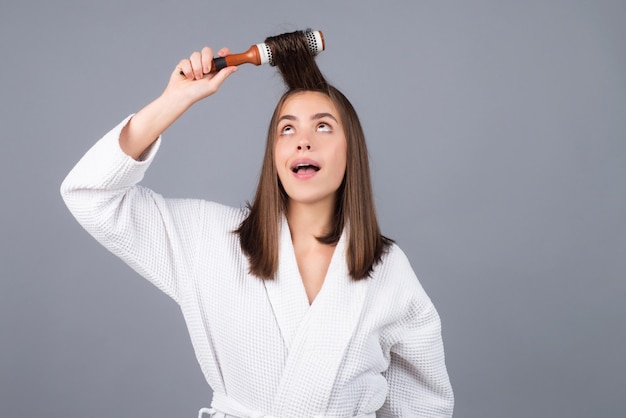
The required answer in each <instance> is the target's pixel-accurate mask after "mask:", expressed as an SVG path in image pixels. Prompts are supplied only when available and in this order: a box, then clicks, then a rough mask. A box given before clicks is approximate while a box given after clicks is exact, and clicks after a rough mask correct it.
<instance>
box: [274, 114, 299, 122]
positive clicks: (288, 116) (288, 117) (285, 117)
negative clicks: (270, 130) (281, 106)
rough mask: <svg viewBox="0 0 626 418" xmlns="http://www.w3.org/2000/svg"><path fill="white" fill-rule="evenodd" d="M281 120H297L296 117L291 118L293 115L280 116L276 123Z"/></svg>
mask: <svg viewBox="0 0 626 418" xmlns="http://www.w3.org/2000/svg"><path fill="white" fill-rule="evenodd" d="M283 119H287V120H298V118H297V117H295V116H293V115H282V116H281V117H280V118H278V121H277V122H280V121H281V120H283Z"/></svg>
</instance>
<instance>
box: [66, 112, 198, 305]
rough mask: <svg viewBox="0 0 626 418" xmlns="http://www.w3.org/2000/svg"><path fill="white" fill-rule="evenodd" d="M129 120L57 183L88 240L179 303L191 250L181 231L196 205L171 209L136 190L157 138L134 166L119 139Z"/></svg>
mask: <svg viewBox="0 0 626 418" xmlns="http://www.w3.org/2000/svg"><path fill="white" fill-rule="evenodd" d="M130 117H132V115H131V116H129V117H128V118H126V119H125V120H124V121H122V122H121V123H120V124H119V125H118V126H116V127H115V128H113V129H112V130H111V131H110V132H109V133H107V134H106V135H105V136H104V137H103V138H102V139H100V140H99V141H98V142H97V143H96V144H95V145H94V146H93V147H92V148H91V149H90V150H89V151H88V152H87V153H86V154H85V155H84V156H83V157H82V158H81V160H80V161H79V162H78V163H77V164H76V166H75V167H74V168H73V169H72V170H71V171H70V173H69V174H68V175H67V177H66V178H65V180H64V181H63V183H62V185H61V195H62V197H63V200H64V201H65V204H66V205H67V207H68V208H69V210H70V212H71V213H72V214H73V215H74V217H75V218H76V220H77V221H78V222H79V223H80V224H81V225H82V226H83V227H84V228H85V229H86V230H87V232H89V234H91V235H92V236H93V237H94V238H95V239H96V240H97V241H98V242H100V243H101V244H102V245H104V246H105V247H106V248H107V249H109V250H110V251H111V252H112V253H114V254H115V255H117V256H118V257H120V258H121V259H123V260H124V261H125V262H126V263H127V264H128V265H129V266H130V267H132V268H133V269H134V270H136V271H137V272H138V273H139V274H141V275H142V276H144V277H145V278H147V279H148V280H149V281H151V282H152V283H153V284H155V285H156V286H157V287H158V288H159V289H161V290H162V291H163V292H165V293H166V294H167V295H169V296H170V297H172V298H173V299H174V300H175V301H176V302H177V303H179V297H180V283H179V282H180V280H181V278H184V277H185V276H186V271H185V269H188V268H189V267H188V265H189V260H188V258H189V257H190V253H189V251H188V250H187V247H192V246H191V245H188V243H189V242H190V241H191V240H190V239H188V238H189V237H187V236H185V231H186V230H192V229H193V228H191V227H190V226H189V225H187V226H186V227H185V225H184V223H185V222H187V221H185V220H188V219H194V217H197V216H194V215H197V214H193V213H190V212H193V211H194V209H195V208H196V206H197V205H196V206H194V204H193V203H192V202H187V203H186V204H185V205H182V206H181V207H177V206H176V205H172V204H171V202H168V201H167V200H166V199H164V198H163V197H162V196H160V195H159V194H157V193H155V192H153V191H152V190H150V189H147V188H145V187H142V186H139V185H137V183H138V182H139V181H140V180H141V179H142V178H143V176H144V173H145V171H146V170H147V168H148V166H149V165H150V163H151V162H152V161H153V159H154V156H155V154H156V152H157V150H158V148H159V145H160V142H161V138H160V137H159V138H158V139H157V140H156V141H155V142H154V143H153V144H152V145H151V146H150V147H149V148H148V149H147V150H146V152H144V154H143V155H142V157H141V160H140V161H136V160H134V159H133V158H131V157H130V156H128V155H127V154H125V153H124V151H122V149H121V148H120V146H119V135H120V132H121V130H122V128H123V127H124V126H125V125H126V123H127V122H128V121H129V120H130ZM179 206H180V205H179ZM177 212H179V213H177ZM180 212H185V213H180ZM187 223H188V222H187Z"/></svg>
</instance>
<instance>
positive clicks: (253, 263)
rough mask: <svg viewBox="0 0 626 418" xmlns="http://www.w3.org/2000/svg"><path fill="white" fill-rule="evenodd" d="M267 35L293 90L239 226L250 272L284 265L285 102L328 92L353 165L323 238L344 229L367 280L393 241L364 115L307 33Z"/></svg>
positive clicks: (262, 273) (353, 268)
mask: <svg viewBox="0 0 626 418" xmlns="http://www.w3.org/2000/svg"><path fill="white" fill-rule="evenodd" d="M288 35H289V36H285V35H280V36H279V37H275V38H267V39H266V41H265V42H266V43H268V44H270V47H271V49H272V53H273V55H274V62H276V65H277V66H278V68H279V70H280V71H281V74H282V76H283V79H284V80H285V83H286V84H287V86H288V90H287V92H286V93H285V94H283V96H282V97H281V98H280V100H279V101H278V103H277V105H276V108H275V109H274V113H273V115H272V119H271V121H270V125H269V128H268V132H267V141H266V145H265V156H264V159H263V165H262V168H261V176H260V178H259V183H258V186H257V190H256V195H255V198H254V201H253V203H252V204H251V205H249V210H250V212H249V214H248V216H247V218H246V219H245V220H244V221H243V222H242V223H241V225H240V226H239V228H238V229H237V230H236V231H235V232H236V233H237V234H239V241H240V244H241V248H242V249H243V252H244V253H245V254H246V256H247V257H248V260H249V262H250V273H251V274H253V275H255V276H258V277H260V278H263V279H272V278H274V276H275V274H276V270H277V268H278V251H279V248H278V246H279V237H280V222H281V217H282V216H283V215H284V214H285V212H286V208H287V200H288V196H287V193H286V192H285V189H284V188H283V186H282V184H281V182H280V179H279V178H278V173H277V171H276V166H275V163H274V142H275V139H276V136H277V132H276V129H277V125H278V118H279V116H280V113H281V111H282V108H283V106H284V104H285V102H286V101H287V100H288V99H289V98H290V97H292V96H293V95H294V94H296V93H299V92H302V91H316V92H319V93H322V94H324V95H326V96H327V97H328V98H329V99H330V100H331V101H332V103H333V104H334V105H335V107H336V108H337V110H338V112H339V117H340V118H341V121H342V124H343V129H344V135H345V137H346V141H347V164H346V173H345V175H344V178H343V181H342V183H341V185H340V186H339V189H338V190H337V198H336V199H335V214H334V217H333V223H332V225H331V228H330V230H329V232H328V233H327V234H326V235H324V236H321V237H318V238H317V239H318V240H319V241H320V242H322V243H324V244H330V245H334V244H336V243H337V242H338V241H339V239H340V237H341V235H342V233H343V231H344V229H347V233H348V236H347V238H348V242H347V254H346V261H347V264H348V271H349V273H350V276H351V277H352V278H353V279H355V280H359V279H364V278H366V277H368V276H369V275H370V273H371V272H372V270H373V268H374V266H375V265H376V264H377V263H378V262H380V260H381V258H382V256H383V254H384V253H385V251H386V250H387V248H388V247H389V245H391V243H392V242H393V241H392V240H390V239H388V238H386V237H384V236H383V235H382V234H381V233H380V228H379V226H378V220H377V217H376V210H375V207H374V196H373V192H372V184H371V177H370V169H369V159H368V153H367V146H366V144H365V135H364V133H363V128H362V126H361V122H360V121H359V117H358V115H357V113H356V111H355V110H354V107H353V106H352V104H351V103H350V101H349V100H348V99H347V98H346V97H345V96H344V95H343V93H341V92H340V91H339V90H338V89H337V88H335V87H333V86H332V85H330V84H328V83H327V81H326V79H325V78H324V76H323V75H322V73H321V72H320V71H319V68H318V67H317V64H316V63H315V60H314V59H313V57H311V55H310V53H309V51H308V46H307V44H306V38H305V37H304V36H302V35H303V32H293V33H292V34H288Z"/></svg>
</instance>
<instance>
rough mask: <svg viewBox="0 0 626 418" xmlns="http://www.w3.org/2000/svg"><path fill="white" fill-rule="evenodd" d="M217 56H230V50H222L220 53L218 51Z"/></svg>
mask: <svg viewBox="0 0 626 418" xmlns="http://www.w3.org/2000/svg"><path fill="white" fill-rule="evenodd" d="M217 55H218V56H220V57H225V56H226V55H230V49H228V48H222V49H220V50H219V51H217Z"/></svg>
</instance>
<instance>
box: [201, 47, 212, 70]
mask: <svg viewBox="0 0 626 418" xmlns="http://www.w3.org/2000/svg"><path fill="white" fill-rule="evenodd" d="M200 56H201V62H202V72H203V73H204V74H208V73H210V72H211V68H212V66H213V50H212V49H211V48H209V47H208V46H205V47H204V48H202V51H201V53H200Z"/></svg>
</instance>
